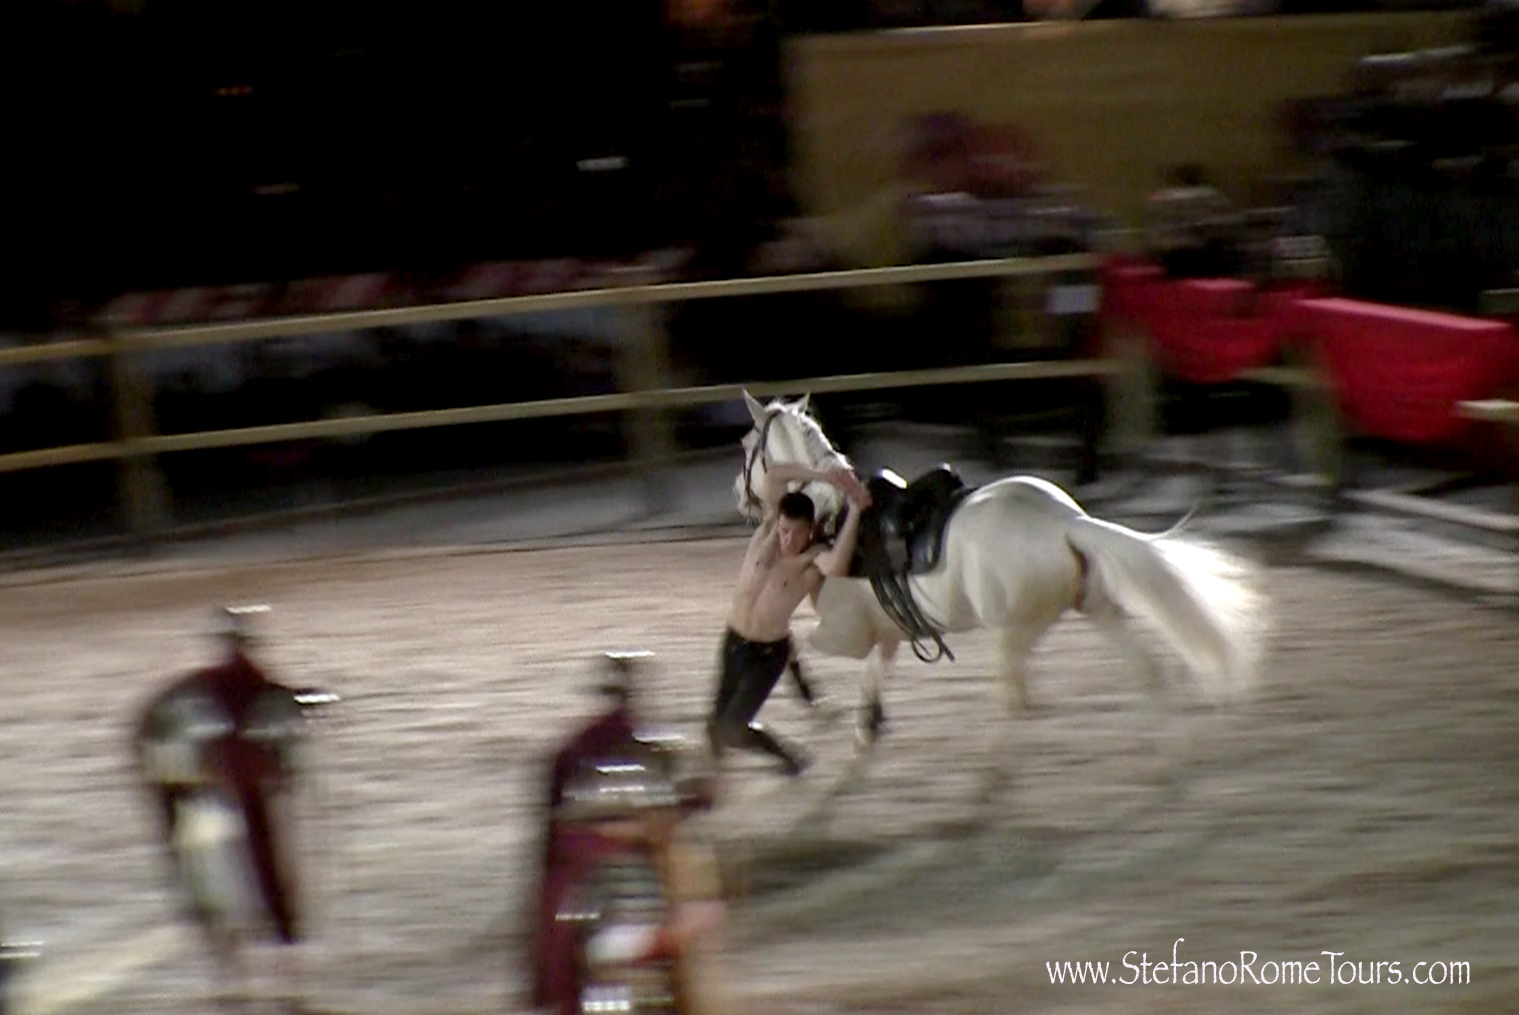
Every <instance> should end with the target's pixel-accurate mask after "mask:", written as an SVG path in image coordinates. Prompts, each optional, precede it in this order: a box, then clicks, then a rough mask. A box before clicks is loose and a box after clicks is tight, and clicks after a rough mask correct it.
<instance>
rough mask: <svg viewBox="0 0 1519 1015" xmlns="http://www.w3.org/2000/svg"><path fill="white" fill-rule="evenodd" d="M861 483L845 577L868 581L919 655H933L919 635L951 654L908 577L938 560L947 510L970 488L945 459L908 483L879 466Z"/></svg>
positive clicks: (954, 507) (962, 498)
mask: <svg viewBox="0 0 1519 1015" xmlns="http://www.w3.org/2000/svg"><path fill="white" fill-rule="evenodd" d="M865 486H866V489H868V490H869V491H870V499H871V504H870V507H869V508H867V509H866V511H865V514H864V515H863V516H862V517H861V518H860V527H859V535H858V537H857V539H856V542H855V551H854V557H853V558H852V559H851V560H850V564H849V577H851V578H864V579H867V580H869V581H870V583H871V586H872V587H873V588H874V589H875V593H876V598H877V599H878V600H880V603H881V606H882V608H883V609H885V610H886V612H887V614H888V615H889V616H890V617H891V618H892V619H893V620H894V621H896V623H897V624H898V625H899V626H900V627H901V628H902V630H903V631H904V632H906V634H907V635H908V636H909V637H910V638H912V640H913V651H914V652H915V653H916V654H917V655H918V658H920V659H923V660H924V661H925V662H931V661H933V660H930V659H928V658H927V656H926V655H925V654H924V652H923V651H922V650H921V649H920V648H919V646H918V642H919V641H920V640H922V639H925V638H932V639H933V640H934V641H935V642H936V643H937V645H938V648H939V654H940V655H945V656H948V657H949V658H950V659H951V660H953V659H954V655H953V654H952V653H950V651H949V649H948V648H947V647H946V646H945V644H944V642H943V640H942V639H941V638H940V637H939V632H937V631H935V630H934V628H933V626H932V625H931V624H930V623H929V622H928V621H927V619H926V618H925V617H924V616H923V614H922V611H921V610H919V609H918V606H917V604H916V603H915V602H913V600H912V595H911V593H910V591H909V589H908V587H907V578H908V577H909V576H911V575H916V574H925V573H927V572H929V571H932V570H934V569H935V568H937V567H938V566H939V563H940V559H941V558H942V556H943V553H944V532H945V530H946V528H947V527H948V525H949V519H950V516H951V515H953V514H954V513H955V509H956V508H958V507H959V506H960V503H961V502H962V501H963V500H964V499H965V498H966V497H967V496H969V495H970V494H971V493H972V492H973V489H974V488H972V487H968V486H966V485H965V481H964V480H962V479H961V478H960V475H959V474H958V473H957V472H955V470H954V469H952V468H951V467H950V466H948V465H938V466H935V467H934V468H932V469H930V470H928V471H927V472H925V473H923V474H922V475H920V476H919V477H918V478H916V479H914V480H913V481H912V482H911V483H908V482H906V481H904V480H903V479H902V477H901V476H899V475H897V474H896V473H895V472H893V471H891V470H890V469H882V470H881V471H879V472H877V473H876V474H875V475H873V476H871V477H870V479H869V480H867V481H866V484H865ZM936 658H937V657H936Z"/></svg>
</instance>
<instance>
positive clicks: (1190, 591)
mask: <svg viewBox="0 0 1519 1015" xmlns="http://www.w3.org/2000/svg"><path fill="white" fill-rule="evenodd" d="M1177 528H1179V526H1178V527H1177ZM1175 531H1177V529H1176V528H1173V529H1172V530H1171V531H1169V532H1166V533H1163V534H1161V535H1145V534H1142V533H1139V532H1135V531H1134V530H1132V529H1128V528H1125V527H1124V526H1122V525H1116V524H1114V523H1112V522H1107V521H1103V520H1102V519H1100V518H1092V517H1090V516H1085V517H1079V518H1075V519H1072V521H1071V523H1070V528H1069V529H1068V531H1067V534H1066V539H1067V541H1068V542H1069V543H1070V545H1071V547H1072V548H1073V549H1074V550H1076V552H1077V553H1079V554H1081V555H1082V556H1083V557H1084V558H1086V560H1087V563H1088V565H1089V567H1090V572H1089V573H1088V576H1087V581H1088V583H1094V582H1095V583H1100V585H1101V587H1102V590H1103V591H1104V592H1106V593H1107V595H1108V596H1109V597H1110V598H1111V599H1112V600H1113V602H1114V603H1116V604H1117V605H1118V606H1120V607H1122V608H1123V609H1124V610H1126V611H1128V612H1131V613H1134V614H1136V615H1138V616H1140V617H1143V618H1144V619H1145V620H1147V621H1149V622H1150V623H1152V624H1153V625H1155V627H1156V628H1158V629H1159V631H1160V632H1161V634H1162V635H1163V636H1164V637H1165V639H1166V641H1167V642H1169V643H1170V645H1171V646H1172V647H1173V648H1174V649H1175V650H1176V651H1177V653H1178V654H1179V655H1180V656H1181V657H1182V659H1183V660H1185V661H1186V663H1187V665H1188V667H1189V668H1190V670H1191V671H1192V673H1193V674H1194V676H1195V677H1196V678H1198V681H1199V683H1200V684H1201V686H1202V690H1203V692H1204V693H1205V694H1206V695H1207V696H1208V697H1209V698H1210V699H1212V700H1213V701H1214V702H1215V703H1216V704H1217V703H1222V702H1225V701H1231V700H1237V699H1239V698H1240V697H1242V696H1243V695H1245V694H1246V693H1247V692H1248V691H1249V690H1250V689H1251V687H1252V686H1253V685H1254V683H1255V679H1256V675H1257V671H1258V668H1259V666H1260V661H1261V656H1262V655H1263V654H1264V650H1265V642H1266V634H1267V631H1268V630H1269V616H1268V602H1267V599H1266V597H1265V595H1264V594H1263V593H1262V592H1260V591H1259V589H1258V583H1257V578H1256V575H1255V574H1254V573H1253V571H1252V569H1251V568H1250V567H1249V565H1248V564H1247V562H1246V561H1244V560H1243V559H1241V558H1239V557H1236V556H1234V555H1233V554H1230V553H1227V552H1225V551H1223V550H1220V549H1217V548H1215V547H1211V546H1207V545H1205V544H1202V543H1196V542H1183V541H1181V540H1180V539H1177V538H1176V537H1175V536H1174V535H1173V533H1174V532H1175Z"/></svg>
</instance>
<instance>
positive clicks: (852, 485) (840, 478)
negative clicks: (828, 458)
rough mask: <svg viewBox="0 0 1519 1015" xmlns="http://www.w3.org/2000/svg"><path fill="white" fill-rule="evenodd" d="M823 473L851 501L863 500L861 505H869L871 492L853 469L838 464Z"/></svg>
mask: <svg viewBox="0 0 1519 1015" xmlns="http://www.w3.org/2000/svg"><path fill="white" fill-rule="evenodd" d="M823 475H824V476H825V477H827V479H828V482H830V483H832V484H833V485H834V486H836V487H838V488H839V489H840V490H842V491H843V492H844V496H845V497H847V498H848V499H849V501H850V503H856V502H858V501H860V500H863V501H864V504H862V505H859V506H861V507H868V506H869V504H870V493H869V491H867V490H866V489H865V484H864V483H861V482H860V477H859V476H856V475H855V474H854V470H853V469H846V468H844V467H843V466H842V465H838V466H834V467H833V468H831V469H828V470H827V471H825V472H824V473H823Z"/></svg>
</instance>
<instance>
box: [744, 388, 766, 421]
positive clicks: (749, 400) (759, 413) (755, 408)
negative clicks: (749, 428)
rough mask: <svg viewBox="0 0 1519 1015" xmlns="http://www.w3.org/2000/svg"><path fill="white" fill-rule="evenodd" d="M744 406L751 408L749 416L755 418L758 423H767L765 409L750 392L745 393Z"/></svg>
mask: <svg viewBox="0 0 1519 1015" xmlns="http://www.w3.org/2000/svg"><path fill="white" fill-rule="evenodd" d="M744 404H745V405H747V406H748V407H749V415H751V416H753V417H754V421H755V422H756V423H764V422H765V407H764V406H763V405H761V404H759V401H758V400H757V399H756V398H755V397H754V396H753V395H751V394H749V392H748V391H745V392H744Z"/></svg>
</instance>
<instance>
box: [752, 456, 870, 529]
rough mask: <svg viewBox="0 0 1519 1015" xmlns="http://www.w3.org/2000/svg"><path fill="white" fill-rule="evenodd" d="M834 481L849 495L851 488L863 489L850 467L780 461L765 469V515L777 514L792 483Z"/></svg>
mask: <svg viewBox="0 0 1519 1015" xmlns="http://www.w3.org/2000/svg"><path fill="white" fill-rule="evenodd" d="M813 482H818V483H832V484H833V485H834V486H836V487H838V488H839V489H840V490H842V491H844V493H845V494H846V495H847V494H849V493H850V491H851V490H859V489H863V487H862V486H861V485H860V481H859V480H858V479H855V477H854V474H853V473H852V472H850V471H849V470H848V469H828V470H819V469H810V468H808V467H807V466H805V465H792V464H789V463H785V462H782V463H779V464H776V465H772V466H771V467H770V468H768V469H766V470H765V481H764V483H762V484H761V486H762V487H763V489H761V491H760V500H761V501H762V502H763V503H764V505H765V517H767V518H768V517H770V516H771V515H773V514H775V512H776V510H777V509H778V508H779V506H780V503H781V498H782V497H784V496H786V490H787V489H788V487H789V486H790V484H792V483H813Z"/></svg>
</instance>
